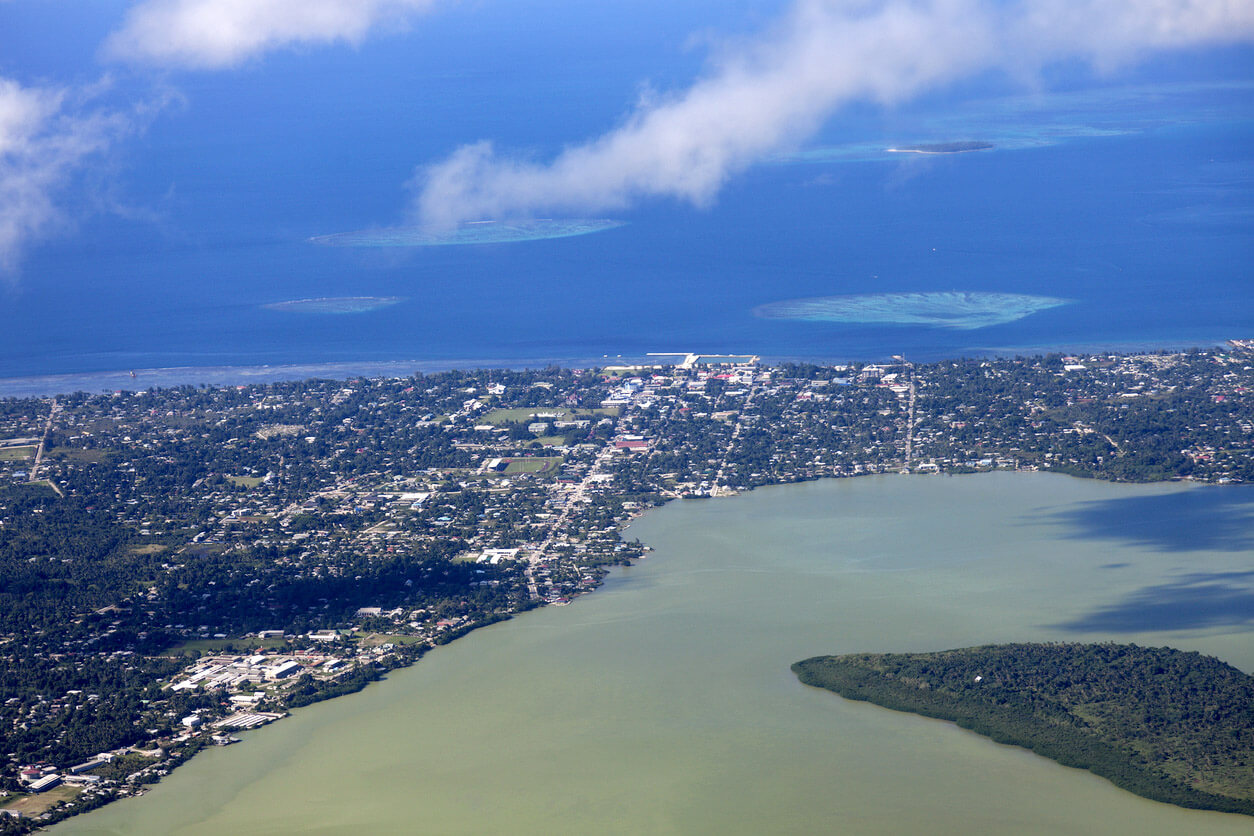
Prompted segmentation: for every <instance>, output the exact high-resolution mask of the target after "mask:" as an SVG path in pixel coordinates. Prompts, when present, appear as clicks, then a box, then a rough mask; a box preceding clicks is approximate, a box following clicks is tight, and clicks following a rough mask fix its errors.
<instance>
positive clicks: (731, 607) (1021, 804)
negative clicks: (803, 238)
mask: <svg viewBox="0 0 1254 836" xmlns="http://www.w3.org/2000/svg"><path fill="white" fill-rule="evenodd" d="M1252 501H1254V493H1252V492H1249V491H1247V490H1246V489H1215V488H1211V489H1197V488H1194V489H1189V488H1185V487H1182V486H1170V485H1158V486H1127V485H1111V484H1106V483H1100V482H1092V481H1083V480H1077V479H1069V478H1065V477H1059V476H1049V475H1044V474H1038V475H1028V474H989V475H983V476H972V477H960V478H948V477H900V476H885V477H868V478H861V479H854V480H840V481H827V482H819V483H810V484H802V485H793V486H785V487H778V488H768V489H764V490H758V491H754V492H752V493H750V494H746V495H742V496H738V497H734V498H728V499H717V500H708V501H689V502H680V503H672V504H670V505H668V506H666V507H665V508H662V509H660V510H658V511H655V512H652V513H650V514H649V515H647V516H646V517H644V518H642V519H641V520H639V521H637V522H636V523H635V524H634V525H633V526H632V527H631V529H630V530H629V532H628V536H629V537H633V536H635V537H640V538H641V539H642V540H644V541H645V542H648V543H651V544H653V545H655V546H656V551H654V552H653V553H652V554H651V556H650V557H649V559H648V560H646V561H644V562H643V563H642V564H640V565H638V566H636V567H633V568H631V569H628V570H624V571H620V572H616V573H615V574H614V575H613V576H612V577H611V579H610V581H609V582H608V583H607V584H606V585H605V587H604V588H603V589H601V590H599V591H598V592H596V593H594V594H593V595H590V596H587V597H584V598H581V599H579V600H577V601H576V602H575V603H574V604H573V605H572V606H570V607H566V608H548V609H545V610H542V611H538V612H534V613H529V614H527V615H525V616H522V617H520V618H517V619H514V620H512V621H510V622H506V623H503V624H499V625H494V626H493V627H491V628H488V629H484V630H480V631H478V632H476V633H474V634H472V635H470V636H468V637H466V638H464V639H461V640H459V641H457V642H455V643H453V644H452V645H449V646H446V647H443V648H440V649H438V650H437V651H435V652H433V653H432V654H430V655H429V656H428V657H427V658H426V659H424V660H423V661H422V662H420V663H419V664H418V665H416V666H415V667H413V668H411V669H408V670H405V671H399V672H396V673H394V674H392V675H391V676H390V677H389V679H388V681H386V682H384V683H381V684H378V685H374V686H371V687H370V688H368V689H366V691H364V692H362V693H360V694H357V695H354V696H351V697H347V698H343V699H338V700H333V701H331V702H328V703H323V704H320V705H317V706H313V707H310V708H308V709H302V710H300V711H297V712H296V713H295V715H294V716H293V717H291V718H289V719H286V720H283V721H282V722H280V723H277V724H276V725H274V726H271V727H269V728H266V729H263V730H261V731H259V732H256V733H251V734H248V735H246V739H245V742H244V743H243V744H241V745H238V746H233V747H230V748H227V749H221V750H214V751H211V752H208V753H206V754H204V755H202V756H198V757H197V758H196V759H195V760H194V761H193V763H191V764H190V765H188V766H186V767H184V768H181V769H179V770H178V771H177V772H175V773H174V774H173V775H172V776H171V777H169V778H167V779H166V781H165V782H163V783H162V784H161V785H159V786H158V787H157V788H155V789H154V790H153V791H152V792H151V793H150V794H148V795H147V796H144V797H142V798H140V799H136V800H131V801H126V802H122V803H119V804H116V805H113V806H111V807H108V808H105V809H103V810H101V811H98V812H96V813H93V814H90V815H87V816H83V817H80V818H78V819H75V820H71V821H70V822H68V823H67V824H65V825H63V826H61V827H60V828H58V829H57V831H56V832H58V833H61V834H70V833H80V834H82V833H92V834H106V833H107V834H173V833H178V834H219V833H236V834H296V833H301V834H306V833H313V834H341V833H441V834H443V833H467V834H470V833H475V834H480V833H631V834H638V833H746V834H760V833H820V832H822V833H854V834H863V833H877V834H879V833H882V834H901V833H929V834H945V833H953V834H968V833H1059V834H1062V833H1067V834H1077V833H1102V834H1110V833H1115V834H1118V833H1129V834H1132V833H1135V834H1138V835H1139V834H1173V836H1174V834H1180V833H1190V834H1202V833H1245V834H1248V833H1250V832H1252V831H1254V820H1251V819H1250V818H1248V817H1241V816H1232V815H1222V814H1216V813H1205V812H1196V811H1186V810H1182V809H1178V808H1174V807H1171V806H1168V805H1164V804H1159V803H1156V802H1151V801H1147V800H1144V799H1141V798H1138V797H1136V796H1134V795H1130V794H1128V793H1125V792H1123V791H1121V790H1118V789H1115V788H1114V787H1113V786H1111V785H1110V784H1108V783H1107V782H1105V781H1103V780H1101V779H1099V778H1096V777H1094V776H1092V775H1090V774H1088V773H1086V772H1081V771H1078V770H1073V769H1067V768H1065V767H1061V766H1058V765H1056V764H1054V763H1052V762H1050V761H1047V760H1044V759H1041V758H1038V757H1036V756H1034V755H1032V754H1029V753H1027V752H1025V751H1023V750H1019V749H1014V748H1010V747H1005V746H999V745H997V744H994V743H991V742H990V741H987V740H985V739H983V738H980V737H977V736H976V735H973V734H970V733H968V732H964V731H962V730H960V729H958V728H956V727H954V726H952V725H950V724H947V723H943V722H939V721H934V720H927V719H923V718H919V717H915V716H911V715H906V714H900V713H895V712H890V711H886V710H883V709H880V708H877V707H874V706H871V705H868V704H865V703H852V702H847V701H844V700H842V699H840V698H838V697H836V696H834V695H832V694H830V693H827V692H823V691H818V690H814V689H810V688H806V687H804V686H802V685H800V684H799V683H798V682H797V681H796V680H795V679H794V677H793V676H792V674H791V673H790V671H789V665H790V664H791V663H792V662H794V661H796V660H798V659H801V658H803V657H806V656H812V655H815V654H820V653H844V652H853V651H863V650H883V651H911V650H915V651H926V650H935V649H941V648H950V647H960V646H966V645H972V644H982V643H992V642H1007V641H1023V640H1107V639H1112V640H1117V641H1135V642H1137V643H1141V644H1155V645H1157V644H1170V645H1172V646H1175V647H1180V648H1185V649H1196V650H1200V651H1203V652H1205V653H1209V654H1213V655H1216V656H1219V657H1220V658H1223V659H1225V660H1227V661H1229V662H1231V663H1233V664H1235V665H1237V666H1238V667H1240V668H1242V669H1243V670H1246V671H1250V670H1254V642H1252V641H1251V640H1250V639H1251V630H1252V629H1254V624H1252V623H1251V606H1250V602H1251V601H1254V592H1252V591H1251V578H1252V577H1254V544H1251V539H1250V538H1251V533H1250V532H1251V531H1254V528H1251V527H1250V526H1249V525H1248V523H1249V518H1248V517H1249V512H1250V511H1251V510H1254V505H1252V504H1251V502H1252Z"/></svg>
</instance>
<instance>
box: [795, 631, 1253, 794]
mask: <svg viewBox="0 0 1254 836" xmlns="http://www.w3.org/2000/svg"><path fill="white" fill-rule="evenodd" d="M793 672H794V673H796V674H797V676H798V677H799V678H800V679H801V681H802V682H804V683H806V684H807V685H813V686H815V687H818V688H826V689H828V690H831V691H835V692H836V693H838V694H840V695H841V696H843V697H846V698H848V699H853V700H866V701H868V702H873V703H875V704H877V705H881V706H884V707H885V708H891V709H894V710H896V711H909V712H912V713H915V714H922V715H924V716H926V717H936V718H940V719H943V720H951V721H953V722H955V723H957V724H958V725H959V726H962V727H963V728H966V729H970V730H972V731H975V732H978V733H979V734H983V735H986V736H987V737H991V738H992V739H993V740H995V741H997V742H998V743H1008V744H1012V745H1015V746H1023V747H1025V748H1028V749H1031V750H1032V751H1034V752H1036V753H1037V754H1039V755H1043V756H1044V757H1047V758H1051V759H1053V760H1056V761H1058V762H1059V763H1062V764H1065V765H1067V766H1074V767H1078V768H1081V769H1088V770H1090V771H1092V772H1094V773H1095V774H1097V775H1101V776H1102V777H1104V778H1107V779H1108V780H1110V781H1111V782H1112V783H1114V784H1115V785H1116V786H1119V787H1122V788H1123V789H1126V790H1128V791H1130V792H1134V793H1136V794H1137V795H1141V796H1144V797H1146V798H1152V799H1154V800H1157V801H1165V802H1168V803H1171V804H1176V805H1179V806H1182V807H1194V808H1202V809H1208V810H1219V811H1223V812H1230V813H1245V814H1247V815H1254V677H1251V676H1249V675H1247V674H1245V673H1242V672H1241V671H1239V670H1237V669H1236V668H1234V667H1232V666H1231V665H1227V664H1225V663H1223V662H1221V661H1219V660H1218V659H1213V658H1210V657H1207V656H1202V655H1201V654H1198V653H1186V652H1183V651H1179V650H1174V649H1172V648H1166V647H1160V648H1146V647H1138V646H1136V645H1122V644H1010V645H990V646H986V647H973V648H967V649H963V650H948V651H943V652H940V653H897V654H854V655H848V656H816V657H814V658H811V659H805V660H803V661H801V662H797V663H796V664H795V665H793Z"/></svg>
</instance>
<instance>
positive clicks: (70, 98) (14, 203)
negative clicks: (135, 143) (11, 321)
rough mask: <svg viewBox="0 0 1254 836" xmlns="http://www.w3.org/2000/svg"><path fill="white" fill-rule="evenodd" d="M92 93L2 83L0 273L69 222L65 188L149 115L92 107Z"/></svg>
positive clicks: (0, 120)
mask: <svg viewBox="0 0 1254 836" xmlns="http://www.w3.org/2000/svg"><path fill="white" fill-rule="evenodd" d="M95 92H96V91H95V90H87V91H78V90H71V89H69V88H46V87H23V86H22V85H21V84H19V83H17V82H16V81H13V80H11V79H6V78H0V273H10V274H11V273H12V272H13V271H15V270H16V268H17V265H18V263H19V261H20V259H21V255H22V253H23V252H24V251H25V248H26V247H27V246H29V244H30V243H31V242H32V241H34V240H37V239H39V238H41V237H44V236H46V235H47V234H49V233H50V232H51V231H53V230H54V229H55V228H56V227H57V226H58V225H59V224H62V223H64V222H65V216H64V214H63V213H62V211H61V210H60V209H59V208H58V204H57V198H58V196H59V194H60V192H61V190H62V189H63V187H64V186H65V185H66V183H67V182H68V181H69V180H70V179H71V178H72V177H73V176H74V174H75V173H76V172H78V171H79V170H80V169H81V168H82V167H83V166H84V164H85V163H86V162H87V161H88V160H89V159H91V158H93V157H95V156H98V155H99V154H101V153H103V152H104V151H106V150H107V149H108V148H109V147H110V146H112V145H113V144H114V143H115V142H116V141H117V140H119V139H120V138H122V137H123V136H125V135H127V134H129V133H131V132H132V131H133V130H135V129H136V128H137V126H138V124H139V120H140V116H141V114H142V112H143V111H145V110H146V109H147V108H146V106H144V107H141V108H138V109H136V110H135V111H132V112H117V111H108V110H105V109H91V108H90V106H89V105H90V97H91V96H92V95H93V94H94V93H95ZM84 97H86V100H84Z"/></svg>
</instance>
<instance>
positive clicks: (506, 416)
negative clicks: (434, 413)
mask: <svg viewBox="0 0 1254 836" xmlns="http://www.w3.org/2000/svg"><path fill="white" fill-rule="evenodd" d="M541 412H543V413H545V414H546V415H549V416H550V417H548V418H537V417H536V415H537V413H541ZM618 413H619V409H618V407H616V406H612V407H608V408H606V407H597V408H596V409H567V408H566V407H562V406H523V407H518V408H515V409H494V410H492V411H491V412H488V413H485V414H484V415H482V416H480V417H479V418H478V419H476V423H479V424H492V425H493V426H500V425H501V424H504V423H506V422H508V421H525V422H527V423H530V422H532V421H587V420H595V419H598V418H602V417H604V416H606V415H610V416H616V415H618ZM553 415H557V416H558V417H556V418H554V417H551V416H553Z"/></svg>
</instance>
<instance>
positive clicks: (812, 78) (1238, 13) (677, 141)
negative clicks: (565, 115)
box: [412, 0, 1254, 228]
mask: <svg viewBox="0 0 1254 836" xmlns="http://www.w3.org/2000/svg"><path fill="white" fill-rule="evenodd" d="M1251 40H1254V3H1250V2H1248V0H1018V1H1017V2H994V1H993V0H887V2H873V0H798V2H796V3H795V4H794V5H793V6H792V7H791V9H790V10H789V12H788V13H787V14H786V15H785V17H784V19H783V20H782V21H780V22H779V23H778V24H777V25H776V26H775V27H774V28H772V29H771V30H770V31H768V32H766V33H764V34H763V35H762V36H761V37H759V38H757V39H756V40H753V41H750V42H746V43H742V44H739V45H736V46H730V47H728V48H726V49H725V50H724V52H723V55H722V56H721V58H720V59H719V60H718V61H716V62H715V63H713V65H712V66H711V68H710V70H709V71H708V72H707V74H706V75H705V77H703V78H702V79H700V80H699V81H697V82H696V83H695V84H693V85H692V86H691V87H690V88H688V89H687V90H685V91H682V92H680V93H677V94H675V95H673V96H670V97H669V98H663V99H661V100H660V101H651V102H647V103H643V104H641V105H640V106H638V107H637V108H636V110H635V111H634V112H632V113H631V114H630V115H629V116H628V117H627V118H626V120H625V121H624V122H623V124H622V125H620V126H619V127H618V128H616V129H615V130H612V131H610V132H609V133H606V134H604V135H602V136H600V137H597V138H596V139H593V140H591V141H588V142H586V143H584V144H581V145H575V146H572V147H569V148H567V149H566V150H564V151H563V152H562V153H560V154H559V155H558V156H557V157H556V158H555V159H553V160H551V161H549V162H536V161H533V160H527V159H521V158H518V157H515V156H510V155H508V154H502V153H499V152H498V151H497V150H496V149H495V148H494V147H493V145H492V144H491V143H489V142H479V143H475V144H471V145H467V146H464V147H462V148H460V149H458V150H457V151H455V152H454V153H453V154H452V155H451V156H450V157H449V158H447V159H446V160H444V161H442V162H439V163H436V164H434V165H431V166H427V167H424V168H422V169H420V170H419V171H418V173H417V175H416V177H415V179H414V183H413V185H414V187H415V189H416V191H417V195H416V198H415V201H414V205H413V208H412V212H413V215H414V221H415V222H416V223H419V224H422V225H425V226H431V227H444V228H447V227H451V226H454V225H456V224H458V223H461V222H464V221H468V220H477V219H481V218H506V217H518V216H528V215H534V214H538V213H548V212H570V211H574V212H601V211H606V210H616V209H622V208H625V207H628V206H630V205H632V204H633V203H635V202H637V201H639V200H642V199H647V198H654V197H669V198H678V199H681V200H686V201H690V202H692V203H694V204H696V205H704V204H708V203H710V202H711V201H712V200H713V199H714V198H715V196H716V195H717V194H718V191H719V189H720V188H721V187H722V186H723V185H724V183H726V181H727V180H728V178H730V177H732V176H733V175H735V174H737V173H739V172H741V171H743V170H744V169H746V168H748V167H749V166H751V165H752V164H754V163H755V162H757V161H759V160H761V159H763V158H764V157H766V156H768V155H771V154H775V153H779V152H781V151H787V150H790V149H791V148H793V147H795V146H796V145H797V144H799V143H801V142H803V141H804V140H805V139H807V138H808V137H810V136H811V135H813V134H814V133H815V132H816V131H817V129H818V128H819V126H820V125H821V124H822V123H823V122H824V121H825V120H826V119H828V118H830V117H831V116H832V114H833V113H835V112H836V111H837V110H838V109H839V108H840V107H841V106H843V105H846V104H849V103H851V102H855V101H873V102H879V103H882V104H886V105H892V104H895V103H898V102H901V101H904V100H906V99H908V98H910V97H912V96H915V95H918V94H920V93H922V92H924V91H927V90H929V89H935V88H939V87H943V86H944V85H946V84H949V83H952V82H954V81H957V80H959V79H962V78H968V77H971V76H974V75H976V74H979V73H982V72H987V71H1002V72H1006V73H1009V74H1012V75H1019V76H1025V77H1031V76H1032V75H1034V74H1035V73H1037V72H1039V70H1040V69H1041V68H1042V67H1043V66H1044V65H1047V64H1049V63H1051V62H1055V61H1061V60H1075V59H1080V60H1083V61H1087V62H1089V63H1091V64H1092V65H1093V66H1094V67H1096V68H1097V69H1099V70H1106V69H1109V68H1111V67H1114V66H1117V65H1119V64H1121V63H1124V62H1127V61H1129V60H1134V59H1136V58H1137V57H1139V56H1141V55H1142V54H1144V53H1145V52H1147V51H1151V50H1161V49H1171V48H1181V47H1191V46H1199V45H1205V44H1220V43H1241V42H1249V41H1251Z"/></svg>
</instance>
